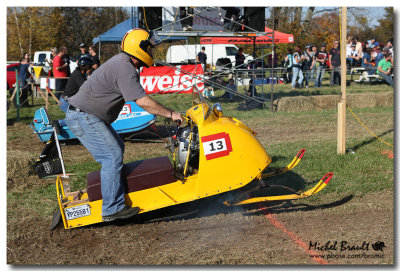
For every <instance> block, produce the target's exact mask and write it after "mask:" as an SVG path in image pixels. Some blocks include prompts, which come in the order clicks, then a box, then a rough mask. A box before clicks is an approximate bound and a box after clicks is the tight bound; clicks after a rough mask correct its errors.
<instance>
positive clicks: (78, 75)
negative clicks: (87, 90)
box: [52, 56, 93, 133]
mask: <svg viewBox="0 0 400 271" xmlns="http://www.w3.org/2000/svg"><path fill="white" fill-rule="evenodd" d="M92 66H93V60H92V58H91V57H89V56H83V57H81V58H80V59H79V61H78V67H77V68H76V69H75V70H74V71H73V72H72V74H71V76H70V78H69V79H68V82H67V85H66V86H65V89H64V92H63V93H62V95H61V97H60V109H61V110H62V111H63V112H64V113H67V110H68V106H69V103H68V98H70V97H72V96H74V95H75V94H76V93H77V92H78V91H79V88H80V87H81V86H82V84H83V83H84V82H85V81H86V79H87V78H88V77H89V76H90V74H91V73H92V72H93V68H92ZM52 124H53V126H54V127H55V128H56V130H58V131H57V133H59V130H60V127H61V126H64V125H66V123H65V121H64V119H61V120H58V121H53V123H52Z"/></svg>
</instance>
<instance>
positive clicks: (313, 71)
mask: <svg viewBox="0 0 400 271" xmlns="http://www.w3.org/2000/svg"><path fill="white" fill-rule="evenodd" d="M310 75H311V76H310V83H314V77H315V65H314V66H313V68H312V69H311V71H310Z"/></svg>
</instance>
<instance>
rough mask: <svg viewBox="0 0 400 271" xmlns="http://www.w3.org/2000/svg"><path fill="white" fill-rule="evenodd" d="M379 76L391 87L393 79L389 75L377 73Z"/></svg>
mask: <svg viewBox="0 0 400 271" xmlns="http://www.w3.org/2000/svg"><path fill="white" fill-rule="evenodd" d="M379 76H380V77H382V78H383V80H385V82H386V83H388V84H389V85H390V86H391V87H393V78H392V76H391V75H390V74H384V73H379Z"/></svg>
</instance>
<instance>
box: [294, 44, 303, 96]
mask: <svg viewBox="0 0 400 271" xmlns="http://www.w3.org/2000/svg"><path fill="white" fill-rule="evenodd" d="M300 54H301V48H300V46H296V49H295V52H294V54H293V78H292V89H295V88H296V80H297V77H299V82H298V84H299V88H301V85H302V84H303V79H304V76H303V72H302V71H301V64H302V61H303V59H304V56H303V55H301V56H300Z"/></svg>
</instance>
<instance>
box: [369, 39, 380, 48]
mask: <svg viewBox="0 0 400 271" xmlns="http://www.w3.org/2000/svg"><path fill="white" fill-rule="evenodd" d="M367 43H368V45H369V48H371V49H373V48H375V47H376V46H378V45H379V42H377V41H376V38H372V39H370V40H368V41H367Z"/></svg>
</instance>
